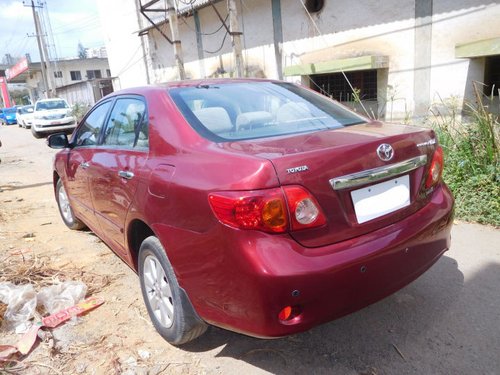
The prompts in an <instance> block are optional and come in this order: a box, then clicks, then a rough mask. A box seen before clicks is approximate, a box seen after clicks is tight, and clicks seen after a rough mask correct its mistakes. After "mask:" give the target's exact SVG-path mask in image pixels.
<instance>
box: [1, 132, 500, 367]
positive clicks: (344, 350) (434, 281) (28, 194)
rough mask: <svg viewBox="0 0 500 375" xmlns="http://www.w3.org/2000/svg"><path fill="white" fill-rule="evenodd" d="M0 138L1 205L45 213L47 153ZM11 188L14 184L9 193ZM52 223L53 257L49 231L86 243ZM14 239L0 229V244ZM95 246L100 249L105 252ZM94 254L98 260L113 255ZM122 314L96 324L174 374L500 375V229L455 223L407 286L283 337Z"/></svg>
mask: <svg viewBox="0 0 500 375" xmlns="http://www.w3.org/2000/svg"><path fill="white" fill-rule="evenodd" d="M0 140H1V141H2V143H3V147H2V148H0V159H2V160H3V161H2V164H0V191H1V190H2V189H3V192H0V204H2V205H3V204H7V203H4V202H9V203H8V204H17V203H16V202H17V201H19V199H18V200H16V199H15V198H16V197H19V196H21V197H22V200H21V201H19V202H20V203H19V204H24V206H23V207H38V206H40V202H42V203H43V204H42V205H41V208H39V210H42V212H43V209H44V208H43V207H46V208H45V210H50V212H48V211H46V215H48V217H51V216H50V215H53V216H54V215H56V214H54V204H53V203H52V200H53V197H52V190H51V189H52V188H51V186H50V180H51V177H50V165H51V160H52V155H53V154H54V151H53V150H50V149H48V148H47V147H46V146H45V142H44V140H35V139H34V138H33V137H32V136H31V133H30V132H29V131H27V130H24V129H20V128H18V127H17V126H10V127H1V128H0ZM12 186H16V189H18V190H17V191H16V192H13V191H12ZM22 189H24V190H22ZM14 193H15V194H17V195H15V196H14V195H13V194H14ZM20 194H22V195H20ZM7 198H9V199H7ZM27 205H28V206H27ZM30 205H31V206H30ZM37 205H38V206H37ZM9 207H10V206H9ZM0 208H2V207H1V206H0ZM11 210H15V207H11ZM0 214H1V212H0ZM28 214H29V213H28ZM1 220H2V218H1V216H0V228H1V227H4V226H6V227H8V228H11V225H13V224H12V223H2V221H1ZM19 220H27V219H25V218H24V216H23V217H22V216H20V217H19ZM40 220H41V221H40V222H42V221H47V220H48V219H47V218H46V217H43V218H41V219H40ZM51 220H52V219H51ZM52 221H53V223H52V225H51V226H45V227H42V228H45V229H43V230H44V231H48V232H47V233H49V234H46V235H47V236H49V235H50V236H51V237H52V238H51V239H47V245H46V246H47V248H48V251H54V252H58V251H59V252H58V253H57V254H58V255H57V256H58V257H60V256H62V255H61V253H62V252H63V251H62V250H61V247H60V244H58V239H57V236H55V237H56V238H54V235H53V234H50V230H53V231H56V233H57V231H60V232H61V233H64V236H65V238H70V239H71V241H72V246H73V248H78V246H81V248H82V251H83V249H84V248H85V247H88V243H89V236H90V235H89V234H85V233H84V234H81V233H80V234H78V233H77V234H76V235H75V234H73V233H74V232H71V233H70V232H68V231H66V229H65V227H64V226H63V224H62V223H61V222H60V220H59V219H58V218H57V217H56V216H54V218H53V220H52ZM7 224H8V225H7ZM39 225H40V224H39ZM51 228H52V229H51ZM0 231H1V230H0ZM5 233H9V232H8V231H6V232H5ZM12 233H13V232H12ZM0 234H1V233H0ZM36 235H37V238H43V235H44V232H42V230H38V231H37V232H36ZM68 236H70V237H68ZM71 236H74V237H71ZM14 240H15V239H14V238H9V237H5V235H4V238H3V239H2V241H0V242H3V243H4V244H5V243H10V242H13V243H15V242H14ZM9 241H10V242H9ZM79 241H80V243H81V244H80V245H79ZM40 246H42V245H41V244H40ZM99 246H100V250H98V251H101V252H102V251H107V249H106V248H105V246H104V245H102V244H99ZM0 249H3V248H2V247H0ZM89 251H94V250H89ZM97 256H99V257H101V258H99V259H100V260H99V262H100V263H106V262H111V261H109V260H108V259H115V257H112V256H109V257H102V254H100V255H97ZM112 266H113V267H114V269H116V268H118V269H120V270H121V271H120V272H122V273H124V274H127V275H128V276H124V278H125V279H126V280H125V279H123V280H120V284H119V283H117V284H116V285H115V286H114V287H115V289H113V293H115V297H113V298H114V299H113V300H111V301H110V299H111V298H109V299H108V301H110V302H109V303H108V306H113V303H116V306H117V309H118V308H119V307H120V306H126V305H128V301H127V299H129V298H131V297H130V296H129V294H130V293H136V294H137V297H138V288H136V287H135V286H134V289H133V291H132V292H130V286H128V285H127V284H126V283H125V282H128V283H132V284H135V283H136V282H137V280H136V278H135V275H133V274H131V273H130V272H129V271H128V269H127V267H126V266H125V265H124V264H122V263H120V262H117V263H116V264H114V263H113V265H112ZM110 267H111V266H110ZM129 274H130V275H129ZM124 280H125V281H124ZM137 284H138V282H137ZM127 293H129V294H127ZM116 299H118V301H115V300H116ZM120 299H122V300H123V301H122V302H120ZM138 303H140V302H138ZM105 309H106V307H103V308H102V312H103V313H104V312H105V311H106V310H105ZM121 313H122V312H121V311H119V312H116V313H114V317H115V318H114V319H116V320H117V321H118V320H119V319H120V316H121V315H120V314H121ZM100 314H101V313H100V310H97V311H96V312H95V313H93V315H92V316H93V318H92V319H93V320H94V319H95V320H98V319H99V315H100ZM126 318H127V320H125V322H128V325H127V324H125V323H119V326H117V327H113V324H114V323H113V322H114V320H113V319H112V320H107V321H104V322H102V324H103V327H104V325H106V329H109V331H110V332H111V333H110V334H113V332H118V331H120V334H121V335H122V336H120V337H122V344H123V345H124V346H126V347H128V346H130V345H132V344H133V342H132V340H131V337H135V339H137V337H141V336H143V337H142V338H143V339H144V340H149V341H147V343H148V345H149V348H150V350H151V351H152V352H154V350H156V349H158V350H160V349H159V348H161V350H164V352H162V353H164V354H162V355H163V358H165V356H167V357H168V356H170V357H168V358H179V357H180V358H183V361H187V362H189V363H190V364H189V366H188V367H184V368H183V369H184V370H182V371H181V370H179V371H177V372H175V371H174V370H172V371H174V372H175V373H206V374H221V373H223V374H226V373H227V374H232V373H237V372H240V373H244V374H254V373H275V374H398V375H399V374H453V375H455V374H500V231H499V230H496V229H494V228H491V227H487V226H481V225H477V224H465V223H456V224H455V226H454V228H453V232H452V247H451V249H450V250H449V251H448V252H447V253H446V254H445V256H443V257H442V258H441V260H440V261H439V262H438V263H437V264H436V265H434V266H433V267H432V268H431V269H430V270H429V271H428V272H427V273H425V274H424V275H423V276H422V277H420V278H419V279H418V280H416V281H415V282H413V283H412V284H410V285H409V286H408V287H406V288H404V289H403V290H401V291H400V292H398V293H396V294H395V295H393V296H390V297H388V298H386V299H384V300H383V301H380V302H378V303H376V304H374V305H372V306H370V307H368V308H365V309H363V310H362V311H359V312H357V313H354V314H351V315H349V316H346V317H344V318H342V319H339V320H336V321H334V322H331V323H328V324H324V325H322V326H320V327H317V328H315V329H313V330H311V331H309V332H306V333H303V334H299V335H294V336H292V337H288V338H283V339H278V340H258V339H253V338H249V337H245V336H242V335H238V334H235V333H232V332H227V331H224V330H221V329H215V328H213V329H210V330H209V331H208V332H207V334H206V335H205V336H203V337H202V338H200V339H199V340H198V341H196V342H194V343H190V344H188V345H186V346H184V347H182V348H181V349H172V348H171V347H170V346H169V345H168V344H166V343H164V342H163V341H161V340H160V339H158V337H156V336H155V333H154V332H153V331H152V329H151V328H150V327H147V326H145V324H146V323H144V322H142V321H141V320H140V319H137V316H135V320H134V318H130V316H128V317H126ZM89 324H90V323H89ZM141 324H142V326H141ZM141 327H146V328H141ZM103 329H104V328H103ZM134 329H136V331H135V333H134V332H132V331H133V330H134ZM144 332H147V333H144ZM146 336H147V337H146ZM123 337H125V338H123ZM116 350H117V351H118V349H116ZM186 358H187V359H188V360H186ZM122 366H123V363H122ZM171 368H172V367H171ZM101 370H102V368H101ZM97 372H98V373H99V368H98V369H97Z"/></svg>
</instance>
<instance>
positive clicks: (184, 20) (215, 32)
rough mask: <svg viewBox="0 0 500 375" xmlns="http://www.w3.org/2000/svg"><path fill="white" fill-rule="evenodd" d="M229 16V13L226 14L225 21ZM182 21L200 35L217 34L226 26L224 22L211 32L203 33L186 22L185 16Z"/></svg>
mask: <svg viewBox="0 0 500 375" xmlns="http://www.w3.org/2000/svg"><path fill="white" fill-rule="evenodd" d="M179 1H180V0H179ZM228 18H229V14H228V15H227V16H226V18H225V19H224V23H226V22H227V19H228ZM182 22H183V23H184V24H185V25H186V27H187V28H188V29H189V30H191V31H192V32H195V33H196V34H198V35H203V36H210V35H214V34H217V33H218V32H219V31H220V30H221V29H222V28H223V27H224V24H221V25H220V27H219V28H218V29H217V30H215V31H212V32H209V33H202V32H201V31H196V30H195V29H193V28H192V27H191V26H189V24H188V23H187V22H186V19H185V17H182Z"/></svg>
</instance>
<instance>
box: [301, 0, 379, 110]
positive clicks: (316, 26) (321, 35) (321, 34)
mask: <svg viewBox="0 0 500 375" xmlns="http://www.w3.org/2000/svg"><path fill="white" fill-rule="evenodd" d="M299 1H300V3H301V4H302V7H303V8H304V10H305V11H306V13H307V15H308V16H309V18H310V20H311V22H312V23H313V25H314V27H315V29H316V31H317V32H318V34H319V36H320V37H321V40H322V41H323V43H324V44H325V45H326V46H327V47H329V45H328V43H327V42H326V40H325V38H324V36H323V33H322V32H321V30H320V29H319V27H318V25H317V23H316V21H315V20H314V18H313V17H312V15H311V13H310V12H309V10H307V7H306V5H305V4H304V1H303V0H299ZM340 72H341V73H342V75H343V76H344V79H345V80H346V82H347V84H348V85H349V87H350V88H351V90H352V92H353V93H356V91H355V90H354V86H353V85H352V84H351V81H350V80H349V78H347V75H346V74H345V72H344V70H341V71H340ZM310 81H311V82H313V83H314V84H315V82H314V81H313V80H310ZM316 86H318V85H316ZM318 87H319V86H318ZM358 98H359V97H358ZM359 104H360V105H361V108H363V110H364V111H365V113H366V115H367V116H368V117H370V114H369V113H368V111H367V109H366V108H365V106H364V104H363V102H362V101H361V98H359Z"/></svg>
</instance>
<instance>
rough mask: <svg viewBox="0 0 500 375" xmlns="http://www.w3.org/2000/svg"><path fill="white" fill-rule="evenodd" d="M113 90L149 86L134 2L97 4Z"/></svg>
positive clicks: (115, 0) (109, 0) (121, 1)
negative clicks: (112, 78) (112, 79)
mask: <svg viewBox="0 0 500 375" xmlns="http://www.w3.org/2000/svg"><path fill="white" fill-rule="evenodd" d="M97 6H98V10H99V16H100V19H101V26H102V29H103V32H104V40H105V43H106V49H107V51H108V60H109V66H110V69H111V75H112V76H113V77H118V79H116V80H114V81H113V86H114V88H115V90H118V89H120V88H126V87H131V86H140V85H145V84H147V83H148V79H147V72H146V63H145V60H144V51H143V47H142V45H141V38H139V37H138V35H137V31H138V30H139V29H141V25H139V21H138V14H137V8H136V1H135V0H127V1H124V0H106V1H97Z"/></svg>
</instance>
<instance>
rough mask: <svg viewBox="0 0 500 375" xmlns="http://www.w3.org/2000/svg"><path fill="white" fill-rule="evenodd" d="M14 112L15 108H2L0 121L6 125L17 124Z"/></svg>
mask: <svg viewBox="0 0 500 375" xmlns="http://www.w3.org/2000/svg"><path fill="white" fill-rule="evenodd" d="M16 110H17V108H16V107H10V108H3V109H2V110H1V111H2V114H1V115H0V117H1V121H2V122H3V123H4V124H7V125H12V124H16V123H17V119H16Z"/></svg>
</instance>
